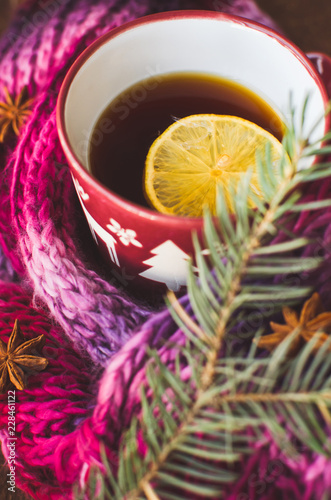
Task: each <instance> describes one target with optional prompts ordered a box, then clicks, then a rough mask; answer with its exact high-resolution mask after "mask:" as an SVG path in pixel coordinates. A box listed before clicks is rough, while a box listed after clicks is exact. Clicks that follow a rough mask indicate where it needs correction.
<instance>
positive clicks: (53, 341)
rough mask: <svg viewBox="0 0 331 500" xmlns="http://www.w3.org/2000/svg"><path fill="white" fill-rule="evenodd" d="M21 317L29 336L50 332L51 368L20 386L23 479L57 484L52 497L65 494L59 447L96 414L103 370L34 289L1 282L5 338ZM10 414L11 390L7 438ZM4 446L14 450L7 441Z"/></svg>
mask: <svg viewBox="0 0 331 500" xmlns="http://www.w3.org/2000/svg"><path fill="white" fill-rule="evenodd" d="M16 318H18V319H19V320H20V323H21V327H22V331H23V333H24V335H25V337H26V338H27V339H29V338H34V337H37V336H38V335H41V334H44V335H45V337H46V343H45V347H44V348H43V354H44V355H45V356H46V357H47V358H48V360H49V364H48V366H47V369H46V370H45V371H42V372H40V373H38V374H36V375H30V376H29V385H28V389H26V390H25V391H23V392H20V391H16V432H17V436H19V438H18V440H17V448H16V449H17V458H18V466H17V472H18V481H19V483H21V484H24V483H26V484H28V485H29V488H30V490H31V492H32V493H33V492H36V491H38V490H39V491H42V489H43V488H41V487H40V485H41V484H42V483H45V484H46V485H47V489H48V490H49V485H50V484H51V485H52V488H51V489H52V491H53V493H52V495H51V496H50V498H63V496H61V495H62V485H61V484H59V483H58V481H57V479H56V478H55V466H54V463H55V459H54V452H55V450H56V449H57V448H58V447H60V446H61V443H62V441H63V439H64V438H66V437H67V436H70V433H72V432H73V431H74V429H76V427H77V425H78V423H79V422H80V421H81V420H82V419H86V418H87V417H88V415H89V414H90V413H91V408H92V407H93V406H94V404H95V394H94V392H95V389H96V387H95V384H94V380H95V379H96V378H97V377H98V372H97V371H96V369H95V368H94V367H93V366H91V363H90V362H87V361H86V360H83V359H82V358H81V357H80V356H79V355H78V354H77V352H76V351H75V350H74V348H73V346H72V345H71V344H70V343H69V342H68V341H67V340H65V339H64V337H63V334H62V333H61V332H60V330H59V329H58V328H54V326H52V324H51V321H50V320H49V318H47V317H46V316H45V315H43V314H41V313H40V311H37V310H35V309H33V308H32V307H31V297H30V295H29V294H27V293H26V292H25V291H24V290H23V289H22V288H21V287H20V286H18V285H14V284H3V283H0V331H1V339H2V340H4V341H5V342H7V341H8V337H9V335H10V333H11V330H12V328H13V324H14V321H15V319H16ZM7 413H8V407H7V395H2V396H0V429H2V431H1V435H0V439H1V440H2V439H3V437H4V436H5V433H6V429H7V427H8V420H7ZM2 449H3V452H4V453H6V452H7V451H8V450H7V448H6V446H5V443H4V444H3V446H2ZM54 492H57V494H55V493H54ZM53 494H54V495H55V496H53ZM40 498H43V499H44V498H45V496H41V497H40Z"/></svg>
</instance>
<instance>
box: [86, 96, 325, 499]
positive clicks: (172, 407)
mask: <svg viewBox="0 0 331 500" xmlns="http://www.w3.org/2000/svg"><path fill="white" fill-rule="evenodd" d="M307 102H308V101H307ZM307 102H305V104H304V109H303V111H302V115H303V116H304V114H305V109H306V106H307ZM302 120H303V118H302ZM284 145H285V147H286V149H287V152H288V153H289V155H290V157H291V162H290V165H288V164H287V163H286V156H285V155H284V158H283V160H282V161H280V162H279V165H278V169H277V171H276V173H274V166H273V165H272V162H271V160H270V158H269V159H268V154H267V155H266V158H267V161H266V162H265V163H262V162H261V161H260V160H258V165H259V177H260V181H261V184H262V185H263V187H264V192H265V194H266V199H265V200H263V201H261V200H259V199H256V197H255V195H254V192H253V191H252V190H251V189H250V173H248V174H247V175H245V176H243V179H242V182H241V183H240V187H239V189H238V192H237V194H235V193H234V194H233V200H234V202H233V205H234V212H235V220H234V218H233V217H232V216H231V215H230V214H229V213H228V210H227V207H226V203H225V197H224V196H223V194H222V192H220V194H219V200H218V207H217V224H215V222H214V220H212V218H211V217H210V216H209V215H208V214H206V215H205V229H204V234H205V244H206V246H207V251H205V249H203V248H202V246H201V243H200V242H199V241H198V239H197V238H196V237H195V250H196V261H197V262H196V264H197V268H198V276H197V275H196V271H195V269H196V267H195V266H193V264H191V266H190V272H189V279H188V294H189V298H190V304H191V306H192V309H193V313H194V317H191V315H189V314H188V313H187V311H185V310H184V309H183V308H182V306H181V305H180V303H179V302H178V301H177V299H176V298H175V296H174V294H172V293H169V294H168V298H167V303H168V306H169V310H170V312H171V314H172V315H173V317H174V319H175V320H176V322H177V323H178V325H179V326H180V328H182V330H183V332H184V333H185V334H186V337H187V342H188V343H187V347H186V348H185V349H181V350H180V360H179V359H178V362H177V363H176V366H177V369H175V370H174V369H171V368H169V367H167V366H166V365H165V364H163V363H162V361H161V359H160V358H159V356H158V353H157V352H156V351H152V352H151V353H150V354H149V362H148V363H147V368H146V376H147V383H146V387H145V388H144V389H143V390H142V396H141V408H142V409H141V415H140V416H139V418H136V419H134V421H133V422H132V425H131V427H130V429H129V431H128V432H127V435H126V436H125V438H124V439H123V442H122V447H121V451H120V454H119V468H118V471H117V474H116V475H115V474H114V472H113V471H111V470H110V468H109V467H108V469H107V470H108V479H104V480H106V481H107V484H108V486H107V487H108V491H110V492H111V495H112V498H114V499H116V500H120V499H125V500H138V499H141V498H147V499H148V500H160V499H162V500H167V499H180V498H183V494H185V497H186V498H189V496H187V495H191V496H192V497H194V498H197V497H200V498H211V497H215V496H217V497H220V496H221V494H222V489H223V488H224V485H226V484H227V483H229V482H232V481H234V480H235V478H236V471H235V465H236V464H238V463H239V462H240V461H241V460H242V459H243V457H245V455H248V454H250V453H252V450H253V448H252V443H254V442H258V440H259V439H261V436H265V432H266V429H267V430H268V431H270V432H271V434H272V436H273V438H274V439H275V440H276V441H277V442H278V443H279V445H280V446H281V443H284V442H286V439H287V433H288V432H291V433H292V434H293V435H295V436H296V437H297V438H298V439H300V440H301V441H302V442H303V443H304V444H305V445H306V446H307V447H309V448H310V449H311V450H314V451H315V452H317V453H320V454H325V455H327V456H331V443H330V440H329V438H328V436H327V435H326V433H325V431H324V427H325V425H330V422H331V414H330V408H331V359H330V356H329V355H328V351H327V350H328V348H330V344H331V338H330V341H328V342H325V343H324V344H323V345H322V346H321V347H320V348H319V349H318V351H317V353H316V354H315V356H314V357H313V358H312V353H313V352H314V349H315V348H316V342H318V335H317V336H316V337H314V338H313V339H312V340H311V341H309V342H307V344H306V345H305V347H304V349H302V351H300V352H299V354H298V355H297V356H296V357H295V358H292V359H290V360H286V354H287V352H288V351H289V349H290V346H291V342H292V340H293V338H294V336H295V335H296V334H297V332H295V331H294V332H293V334H291V335H289V336H288V337H287V338H286V339H285V340H284V341H283V342H282V343H281V344H280V345H279V346H278V347H277V349H276V350H275V351H274V352H273V353H272V354H271V355H269V356H268V357H267V358H260V357H257V356H256V349H257V347H256V345H254V344H253V343H252V345H251V347H250V350H249V352H248V353H246V352H244V351H243V352H241V353H239V354H238V355H237V356H236V357H234V356H233V353H232V352H231V349H230V352H227V350H226V345H225V339H226V338H227V337H229V335H230V334H231V331H233V330H234V329H235V327H236V326H237V325H238V323H239V321H240V320H241V318H242V317H243V308H244V307H247V306H249V307H250V308H255V309H256V310H259V309H261V306H264V307H266V308H267V307H268V306H272V307H275V310H276V309H277V307H279V306H280V305H284V303H287V302H289V301H293V299H295V298H300V297H303V296H305V295H306V294H307V293H308V291H309V289H308V288H307V287H306V288H304V289H301V288H300V287H299V286H296V287H293V288H292V289H288V288H287V287H284V286H282V284H281V283H280V284H279V283H278V282H276V281H275V280H274V278H276V277H279V275H281V274H287V273H293V274H294V273H296V272H298V271H299V270H301V269H302V267H300V266H302V265H303V264H304V269H305V271H308V270H313V269H316V268H318V266H319V265H320V264H321V259H320V258H314V259H309V258H305V259H304V260H302V261H301V262H300V259H293V251H296V250H298V249H302V248H304V247H305V245H307V243H308V241H307V240H306V239H305V238H296V237H293V238H292V237H291V234H290V233H289V232H288V233H287V234H288V236H289V240H288V241H285V242H283V243H276V244H272V238H273V237H274V235H275V234H276V233H277V231H278V230H279V228H281V227H283V226H284V218H285V220H287V219H286V218H288V217H289V216H290V217H292V215H291V214H292V212H294V211H295V212H299V213H300V212H303V211H305V210H308V209H309V210H316V209H321V208H323V207H325V206H330V200H322V201H315V202H309V203H305V204H300V203H298V202H299V201H300V187H301V185H302V183H304V182H310V181H312V180H315V179H322V178H323V177H327V176H329V175H330V170H331V165H330V164H316V165H315V166H314V167H313V168H309V169H306V170H301V171H299V170H298V164H299V163H300V160H301V158H302V157H305V156H307V155H310V154H313V153H315V152H316V151H317V152H318V151H322V152H327V151H328V149H326V148H325V147H324V148H322V147H321V148H320V149H318V148H317V149H316V150H315V146H314V148H312V147H310V145H309V140H304V139H300V141H299V144H296V142H295V132H294V128H293V127H289V128H288V133H287V134H286V136H285V138H284ZM309 148H310V149H309ZM276 178H277V179H281V180H280V182H276V181H275V179H276ZM251 199H254V201H256V209H254V210H252V209H251V208H249V206H250V204H249V200H251ZM279 254H281V259H278V260H275V258H274V256H277V255H279ZM270 257H272V258H271V259H270ZM297 260H298V262H297ZM275 262H276V265H274V264H275ZM260 334H261V332H256V331H255V329H254V327H251V336H252V337H253V336H254V335H255V336H256V335H260ZM326 344H327V345H326ZM315 350H316V349H315ZM184 366H185V367H189V368H190V377H189V379H188V380H184V379H182V374H181V368H182V367H184ZM303 408H305V418H303V416H302V415H303V413H302V409H303ZM248 429H249V430H250V433H248V432H247V430H248ZM298 429H301V432H299V431H298ZM138 433H140V435H141V436H142V438H143V442H144V444H145V447H146V450H145V452H144V453H142V452H141V451H139V450H138V445H137V435H138ZM92 486H93V488H94V489H95V483H93V484H92Z"/></svg>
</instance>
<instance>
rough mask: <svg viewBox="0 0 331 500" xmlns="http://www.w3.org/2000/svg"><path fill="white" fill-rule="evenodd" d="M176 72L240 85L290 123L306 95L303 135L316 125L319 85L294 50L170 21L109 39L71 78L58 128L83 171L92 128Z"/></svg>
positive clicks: (211, 22) (231, 26) (228, 25)
mask: <svg viewBox="0 0 331 500" xmlns="http://www.w3.org/2000/svg"><path fill="white" fill-rule="evenodd" d="M183 71H191V72H192V71H193V72H204V73H209V74H213V75H220V76H222V77H225V78H229V79H231V80H234V81H236V82H238V83H240V84H243V85H245V86H246V87H248V88H250V89H251V90H253V91H255V92H256V93H258V94H259V95H260V96H261V97H263V98H264V99H265V100H266V101H267V102H268V103H269V104H271V105H272V106H273V108H274V109H275V110H276V111H277V113H278V114H279V115H280V116H285V118H289V99H290V94H291V95H292V103H293V105H294V107H295V109H298V110H300V109H301V108H302V105H303V102H304V99H305V97H306V95H307V94H309V95H310V101H309V106H308V109H307V113H306V118H307V119H306V132H307V131H308V130H309V129H310V128H311V127H312V126H313V125H314V124H315V122H316V121H317V120H318V119H320V118H321V117H323V113H324V103H323V96H322V94H321V91H320V89H319V86H318V83H317V82H316V80H315V78H314V75H313V73H312V72H311V71H310V70H309V68H308V69H307V68H306V67H305V66H304V64H303V62H302V58H301V56H300V54H299V53H297V52H296V51H295V50H292V49H289V48H288V47H286V46H285V45H284V44H283V43H281V41H279V40H277V39H275V38H274V37H272V36H270V35H269V34H266V33H263V32H262V31H259V30H256V29H254V28H252V27H247V26H246V25H245V24H244V23H240V22H233V21H229V20H228V19H224V18H221V17H218V18H213V17H208V16H206V17H201V16H199V17H196V18H194V17H191V16H188V17H186V18H185V17H184V18H183V17H179V18H176V17H171V16H170V17H169V18H168V19H160V20H154V21H150V22H144V23H143V24H141V25H139V24H138V25H135V26H134V27H132V28H130V29H128V30H125V31H123V32H121V33H120V34H117V35H116V36H114V37H112V38H110V39H109V40H108V41H106V42H104V43H103V45H102V46H100V47H99V49H98V50H96V51H95V52H94V53H93V54H92V55H91V56H90V57H89V58H88V59H87V60H86V62H85V63H84V64H83V66H82V67H81V68H80V69H79V71H78V72H77V74H76V75H75V77H74V79H73V81H72V83H71V86H70V88H69V91H68V95H67V100H66V104H65V110H64V111H65V128H66V131H67V134H68V138H69V142H70V144H71V148H72V149H73V152H74V153H75V155H76V156H77V157H78V159H79V160H80V162H81V163H82V164H83V166H84V167H86V168H88V141H89V137H90V136H91V132H92V130H93V127H94V125H95V123H96V121H97V119H98V117H99V116H100V114H101V113H102V111H103V110H104V109H105V108H106V106H107V105H108V104H109V103H110V102H111V101H112V100H113V99H114V98H115V97H116V96H117V95H118V94H120V93H121V92H122V91H123V90H125V89H126V88H128V87H130V86H131V85H133V84H135V83H137V82H139V81H141V80H144V79H146V78H147V77H149V76H151V75H162V74H167V73H171V72H183ZM299 114H300V113H298V115H299ZM299 119H300V117H299V116H298V117H297V120H298V123H299ZM324 127H325V123H324V119H322V120H321V121H320V123H319V126H318V127H317V128H316V129H315V131H314V134H313V135H312V139H316V140H318V139H319V138H321V137H322V136H323V132H324Z"/></svg>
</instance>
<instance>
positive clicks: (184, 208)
mask: <svg viewBox="0 0 331 500" xmlns="http://www.w3.org/2000/svg"><path fill="white" fill-rule="evenodd" d="M267 144H269V145H270V154H271V159H272V163H273V165H274V166H275V165H276V162H278V161H279V160H280V158H281V157H282V156H283V154H284V153H283V151H284V150H283V146H282V144H281V143H280V142H279V141H278V140H277V139H276V138H275V137H274V136H273V135H272V134H270V133H269V132H267V131H266V130H264V129H262V128H261V127H259V126H258V125H256V124H255V123H252V122H250V121H248V120H244V119H243V118H238V117H236V116H227V115H212V114H201V115H191V116H187V117H185V118H182V119H180V120H178V121H176V122H175V123H173V124H172V125H170V127H168V128H167V129H166V130H165V131H164V132H163V134H161V135H160V136H159V137H158V138H157V139H156V140H155V141H154V143H153V144H152V146H151V148H150V150H149V152H148V155H147V158H146V163H145V171H144V191H145V196H146V199H147V201H148V202H149V203H150V204H151V206H153V207H154V208H156V209H157V210H158V211H159V212H162V213H165V214H172V215H181V216H186V217H200V216H202V214H203V210H204V207H205V206H208V207H209V209H210V211H211V213H212V214H215V210H216V197H217V186H218V185H221V186H222V187H223V189H224V194H225V199H226V202H227V205H228V207H229V210H230V211H232V209H233V207H232V199H231V190H230V189H229V188H230V186H231V185H234V186H236V184H237V183H238V180H239V179H240V177H241V175H242V174H243V173H244V172H246V171H247V170H248V169H251V170H252V177H251V188H253V190H254V191H255V193H256V194H257V195H258V196H259V197H260V198H263V191H262V189H261V187H260V185H259V181H258V175H257V166H256V161H257V160H256V154H257V151H259V152H260V157H261V159H262V161H263V160H264V158H265V154H266V145H267Z"/></svg>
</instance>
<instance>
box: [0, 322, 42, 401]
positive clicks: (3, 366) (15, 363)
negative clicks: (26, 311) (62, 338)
mask: <svg viewBox="0 0 331 500" xmlns="http://www.w3.org/2000/svg"><path fill="white" fill-rule="evenodd" d="M44 343H45V336H44V335H39V337H36V338H34V339H31V340H27V341H25V340H24V336H23V334H22V331H21V328H20V325H19V322H18V320H16V321H15V325H14V328H13V331H12V333H11V335H10V338H9V340H8V344H7V345H6V344H5V343H4V342H3V341H2V340H1V339H0V394H4V393H5V392H6V390H7V389H8V388H9V386H10V384H11V383H12V384H14V386H15V387H16V388H17V389H19V390H20V391H23V390H24V389H25V387H26V380H25V373H24V371H23V370H22V368H21V367H23V368H25V369H27V370H31V371H41V370H44V369H45V368H46V366H47V365H48V361H47V359H46V358H43V357H41V356H39V355H34V354H32V353H35V352H38V350H39V349H41V348H42V347H43V345H44Z"/></svg>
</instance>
